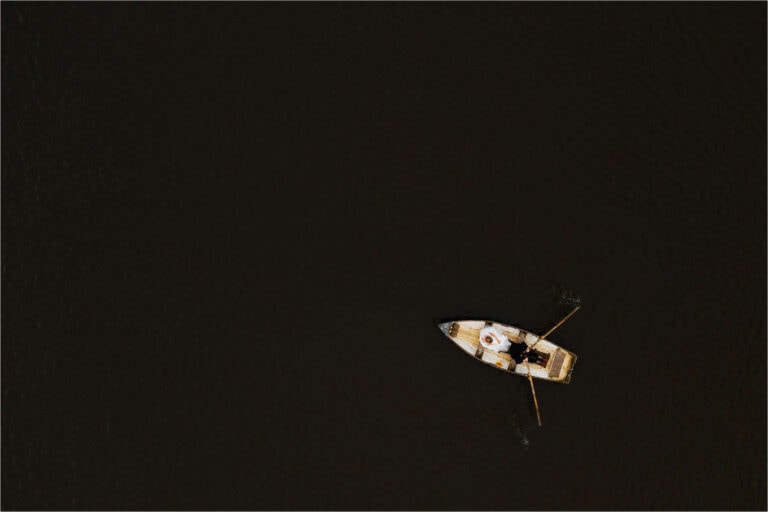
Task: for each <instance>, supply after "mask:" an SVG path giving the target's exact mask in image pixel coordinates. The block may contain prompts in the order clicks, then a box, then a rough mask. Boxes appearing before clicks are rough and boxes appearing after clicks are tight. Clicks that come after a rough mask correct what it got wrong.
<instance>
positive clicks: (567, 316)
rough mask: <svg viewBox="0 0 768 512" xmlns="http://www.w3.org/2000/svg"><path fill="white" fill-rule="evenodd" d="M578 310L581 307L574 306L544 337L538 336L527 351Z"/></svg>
mask: <svg viewBox="0 0 768 512" xmlns="http://www.w3.org/2000/svg"><path fill="white" fill-rule="evenodd" d="M579 309H581V306H576V307H575V308H574V309H573V311H571V312H570V313H568V314H567V315H566V316H565V318H563V319H562V320H560V321H559V322H557V324H556V325H555V326H554V327H553V328H551V329H550V330H548V331H547V334H545V335H544V336H539V339H537V340H536V342H535V343H534V344H533V345H531V346H530V347H528V349H527V350H531V349H532V348H533V347H535V346H536V343H538V342H540V341H541V340H543V339H545V338H546V337H547V336H549V335H550V334H552V333H553V332H555V329H557V328H558V327H560V326H561V325H563V324H564V323H565V321H566V320H568V319H569V318H571V317H572V316H573V314H574V313H576V312H577V311H578V310H579Z"/></svg>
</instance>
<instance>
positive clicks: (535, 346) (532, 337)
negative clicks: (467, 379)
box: [439, 320, 576, 384]
mask: <svg viewBox="0 0 768 512" xmlns="http://www.w3.org/2000/svg"><path fill="white" fill-rule="evenodd" d="M558 325H559V324H558ZM439 327H440V330H441V331H443V333H445V335H446V336H448V338H450V339H451V341H453V342H454V343H455V344H456V345H457V346H458V347H459V348H461V349H462V350H463V351H464V352H466V353H467V354H469V355H471V356H472V357H474V358H475V359H477V360H478V361H481V362H483V363H485V364H487V365H490V366H493V367H494V368H497V369H499V370H502V371H505V372H509V373H514V374H516V375H520V376H523V377H526V378H528V376H529V372H530V377H533V378H534V379H541V380H548V381H552V382H560V383H563V384H567V383H569V382H570V381H571V373H572V372H573V367H574V365H575V364H576V354H574V353H573V352H570V351H568V350H565V349H564V348H562V347H560V346H558V345H556V344H554V343H552V342H551V341H549V340H546V339H543V338H541V337H539V336H537V335H536V334H533V333H530V332H528V331H525V330H523V329H520V328H519V327H512V326H509V325H505V324H501V323H498V322H492V321H487V320H459V321H453V322H444V323H441V324H440V325H439ZM545 336H546V335H545ZM500 349H501V350H500ZM525 357H527V358H528V361H527V363H526V362H525V359H524V358H525Z"/></svg>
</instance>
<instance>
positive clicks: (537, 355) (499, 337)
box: [480, 326, 549, 366]
mask: <svg viewBox="0 0 768 512" xmlns="http://www.w3.org/2000/svg"><path fill="white" fill-rule="evenodd" d="M480 344H481V345H482V346H483V348H484V349H486V350H492V351H494V352H506V353H508V354H509V355H510V356H511V357H512V360H513V361H515V363H518V364H519V363H522V362H523V361H525V360H526V358H527V359H528V362H529V363H531V364H538V365H541V366H546V365H547V361H549V355H548V354H543V353H541V352H538V351H536V350H532V349H530V348H529V347H528V345H526V344H525V343H524V342H523V341H522V339H519V338H518V339H517V340H515V341H514V342H512V341H510V340H509V338H507V337H506V336H505V335H504V334H503V333H502V332H500V331H499V330H498V329H496V328H495V327H493V326H487V327H485V328H484V329H482V330H481V331H480Z"/></svg>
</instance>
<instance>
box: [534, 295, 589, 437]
mask: <svg viewBox="0 0 768 512" xmlns="http://www.w3.org/2000/svg"><path fill="white" fill-rule="evenodd" d="M580 308H581V306H576V307H575V308H574V310H573V311H571V312H570V313H568V314H567V315H566V316H565V318H563V319H562V320H560V321H559V322H557V324H556V325H555V326H554V327H553V328H551V329H550V330H549V331H547V334H545V335H544V336H539V339H537V340H536V341H535V342H534V344H533V345H531V346H530V347H528V348H527V349H525V351H526V352H528V351H530V350H531V349H532V348H533V347H535V346H536V343H538V342H540V341H541V340H543V339H544V338H546V337H547V336H549V335H550V334H552V333H553V332H554V331H555V329H557V328H558V327H560V326H561V325H563V324H564V323H565V321H566V320H568V319H569V318H571V317H572V316H573V314H574V313H576V312H577V311H578V310H579V309H580ZM525 367H526V368H527V369H528V382H529V383H530V384H531V394H532V395H533V405H535V406H536V419H537V420H538V422H539V426H541V412H540V411H539V401H538V400H536V388H535V387H533V376H532V375H531V364H530V363H529V362H528V356H527V355H526V356H525Z"/></svg>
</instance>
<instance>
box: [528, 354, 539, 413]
mask: <svg viewBox="0 0 768 512" xmlns="http://www.w3.org/2000/svg"><path fill="white" fill-rule="evenodd" d="M525 366H526V368H528V382H530V383H531V393H532V394H533V405H534V406H536V420H537V421H538V422H539V426H541V412H539V401H538V400H536V388H535V387H534V386H533V376H531V365H530V364H529V363H528V359H526V360H525Z"/></svg>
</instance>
